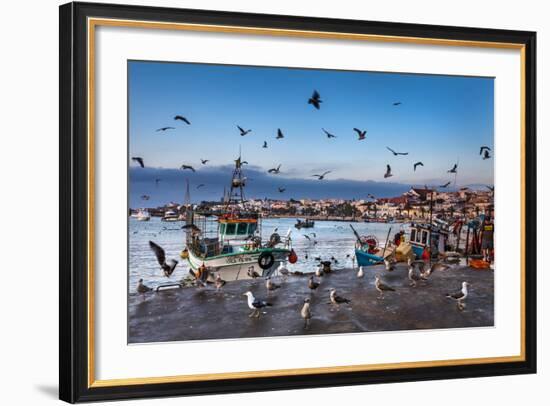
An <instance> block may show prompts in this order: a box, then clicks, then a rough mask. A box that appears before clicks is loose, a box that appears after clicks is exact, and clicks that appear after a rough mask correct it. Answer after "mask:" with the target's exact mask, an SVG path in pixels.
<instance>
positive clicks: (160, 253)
mask: <svg viewBox="0 0 550 406" xmlns="http://www.w3.org/2000/svg"><path fill="white" fill-rule="evenodd" d="M149 247H150V248H151V249H152V250H153V252H154V253H155V257H156V258H157V262H158V263H159V265H160V267H161V268H162V271H163V272H164V276H166V277H169V276H170V275H172V273H173V272H174V269H176V266H177V265H178V261H176V260H175V259H171V260H169V261H168V262H167V261H166V253H165V252H164V249H163V248H162V247H161V246H160V245H158V244H155V243H154V242H153V241H149Z"/></svg>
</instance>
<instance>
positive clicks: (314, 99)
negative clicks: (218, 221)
mask: <svg viewBox="0 0 550 406" xmlns="http://www.w3.org/2000/svg"><path fill="white" fill-rule="evenodd" d="M307 103H308V104H310V105H312V106H313V107H314V108H315V109H316V110H320V109H321V103H323V100H322V99H321V95H320V94H319V92H318V91H317V90H314V91H313V94H312V95H311V97H310V98H309V99H308V100H307ZM392 105H393V106H394V107H397V106H401V105H402V102H400V101H396V102H393V103H392ZM174 120H175V121H182V122H183V123H185V124H187V125H191V122H190V121H189V120H188V119H187V118H186V117H184V116H182V115H176V116H174ZM236 127H237V130H238V132H239V135H240V136H241V137H244V136H246V135H248V134H250V133H252V132H253V131H252V129H250V128H249V129H245V128H243V127H241V126H240V125H236ZM175 129H176V127H171V126H166V127H160V128H158V129H157V130H156V131H157V132H159V131H160V132H165V131H169V130H175ZM321 130H322V131H323V133H324V134H325V135H326V137H327V138H328V139H333V138H337V135H335V134H333V133H331V132H330V131H328V130H326V129H325V128H321ZM353 131H354V132H355V133H356V134H357V140H358V141H363V140H365V139H366V138H367V130H365V129H360V128H357V127H354V128H353ZM284 138H285V135H284V133H283V131H282V130H281V129H280V128H278V129H277V134H276V136H275V139H276V140H280V139H284ZM262 148H268V145H267V141H264V142H263V145H262ZM386 148H387V150H388V151H390V152H391V153H392V154H393V156H395V157H397V156H406V155H409V153H408V152H398V151H395V150H394V149H392V148H390V147H386ZM490 151H491V148H490V147H488V146H486V145H483V146H481V147H480V150H479V155H481V156H482V159H483V160H486V159H490V158H491V153H490ZM132 161H134V162H136V163H137V164H138V165H139V166H140V167H141V168H144V167H145V162H144V158H143V157H139V156H134V157H132ZM209 161H210V160H209V159H202V158H201V164H202V165H206V163H207V162H209ZM244 163H248V162H246V161H243V162H242V164H244ZM419 166H422V167H423V166H424V163H423V162H422V161H417V162H415V163H414V164H413V171H414V172H416V170H417V168H418V167H419ZM180 169H182V170H190V171H192V172H196V169H195V168H194V167H193V166H192V165H189V164H183V165H181V166H180ZM457 170H458V163H455V164H454V165H453V167H452V168H451V169H449V170H448V171H447V173H449V174H455V175H456V174H457ZM267 172H268V173H269V174H272V175H278V174H280V173H281V164H279V165H278V166H276V167H274V168H271V169H269V170H268V171H267ZM331 172H332V171H330V170H329V171H325V172H323V173H321V174H312V175H311V177H316V178H317V179H318V180H323V179H325V176H326V175H328V174H329V173H331ZM392 176H394V174H393V173H392V168H391V165H390V164H387V165H386V172H385V173H384V179H388V178H390V177H392ZM159 181H160V179H156V180H155V184H156V185H157V186H158V182H159ZM450 184H451V182H450V181H449V182H447V183H445V184H443V185H440V186H439V187H440V188H446V187H448V186H449V185H450ZM204 186H206V185H204V184H201V185H199V186H197V189H199V188H201V187H204ZM286 189H287V188H286V187H284V186H279V187H278V188H277V190H278V192H279V193H284V192H285V191H286Z"/></svg>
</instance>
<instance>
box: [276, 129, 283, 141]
mask: <svg viewBox="0 0 550 406" xmlns="http://www.w3.org/2000/svg"><path fill="white" fill-rule="evenodd" d="M275 138H276V139H280V138H285V136H284V135H283V132H282V131H281V129H280V128H277V136H276V137H275Z"/></svg>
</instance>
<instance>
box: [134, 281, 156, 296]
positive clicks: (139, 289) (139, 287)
mask: <svg viewBox="0 0 550 406" xmlns="http://www.w3.org/2000/svg"><path fill="white" fill-rule="evenodd" d="M136 290H137V292H138V293H142V294H143V293H147V292H150V291H152V290H153V289H152V288H150V287H149V286H146V285H144V284H143V279H140V280H139V281H138V285H137V288H136Z"/></svg>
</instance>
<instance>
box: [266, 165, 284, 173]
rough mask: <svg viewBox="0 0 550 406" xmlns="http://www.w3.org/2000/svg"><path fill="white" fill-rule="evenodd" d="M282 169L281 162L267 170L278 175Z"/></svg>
mask: <svg viewBox="0 0 550 406" xmlns="http://www.w3.org/2000/svg"><path fill="white" fill-rule="evenodd" d="M280 170H281V164H279V166H277V167H276V168H271V169H269V170H268V171H267V172H268V173H273V174H275V175H277V174H278V173H279V172H280Z"/></svg>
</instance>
